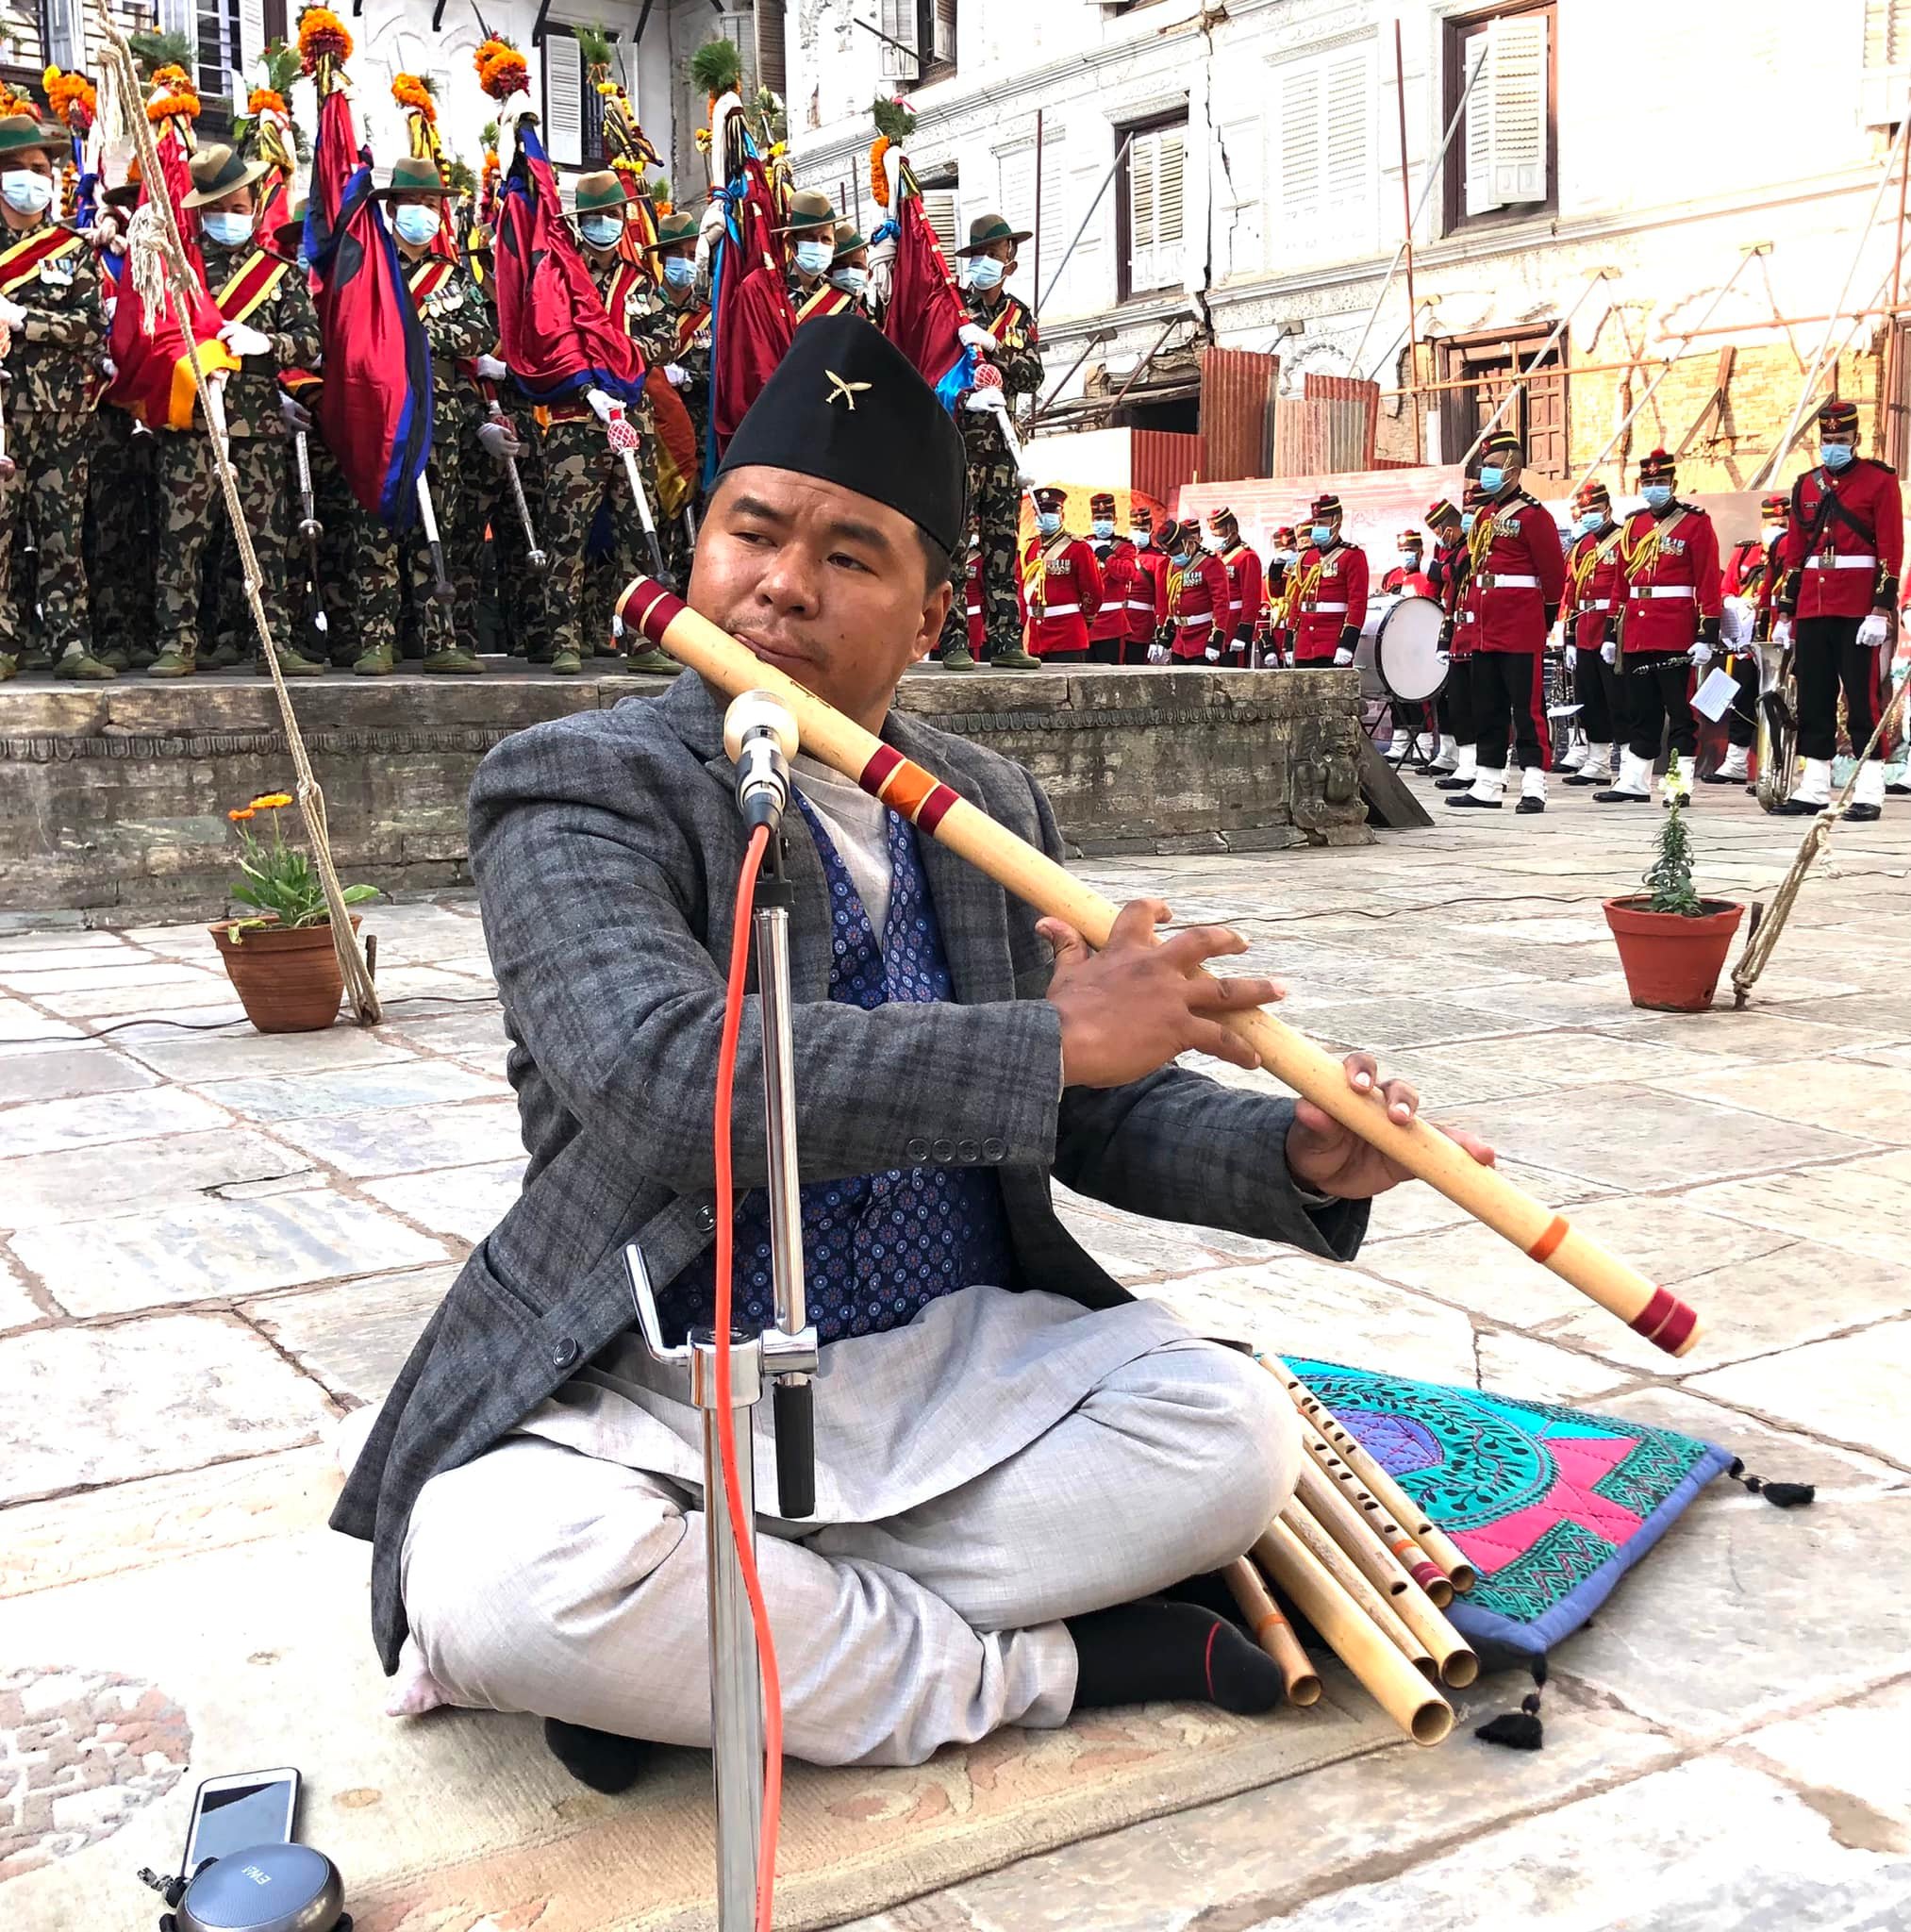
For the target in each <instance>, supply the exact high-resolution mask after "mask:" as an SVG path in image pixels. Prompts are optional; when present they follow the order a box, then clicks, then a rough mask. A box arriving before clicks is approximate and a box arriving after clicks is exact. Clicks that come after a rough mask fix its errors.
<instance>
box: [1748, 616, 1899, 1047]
mask: <svg viewBox="0 0 1911 1932" xmlns="http://www.w3.org/2000/svg"><path fill="white" fill-rule="evenodd" d="M1879 648H1880V649H1883V648H1885V647H1884V646H1882V645H1881V646H1880V647H1879ZM1906 691H1911V683H1905V684H1900V685H1899V686H1898V687H1897V689H1896V690H1895V691H1892V693H1891V696H1890V698H1889V700H1888V702H1887V703H1886V706H1885V708H1884V709H1883V711H1881V712H1880V713H1879V716H1878V727H1877V729H1876V730H1875V731H1873V732H1872V733H1871V736H1870V741H1869V742H1868V743H1867V744H1866V746H1865V749H1864V751H1863V752H1862V754H1860V756H1859V758H1858V759H1857V762H1856V763H1855V764H1853V767H1852V775H1851V776H1850V777H1849V778H1847V779H1846V780H1845V789H1844V790H1843V791H1840V792H1839V793H1838V795H1837V796H1836V798H1835V799H1833V800H1832V802H1831V803H1830V804H1829V805H1828V806H1826V807H1825V808H1824V809H1823V810H1822V811H1821V812H1820V813H1819V815H1818V817H1817V818H1815V819H1814V820H1813V821H1812V822H1811V830H1810V831H1808V832H1807V833H1806V834H1805V835H1804V841H1803V844H1801V845H1800V846H1799V848H1798V857H1797V858H1794V859H1793V860H1792V862H1791V870H1790V871H1789V872H1788V873H1786V875H1785V879H1784V882H1783V883H1782V884H1781V885H1780V886H1779V889H1778V891H1777V894H1776V896H1775V897H1774V898H1773V899H1772V902H1771V909H1770V911H1769V912H1767V913H1766V914H1765V915H1764V917H1763V918H1761V919H1755V920H1754V921H1753V927H1752V931H1751V933H1750V934H1749V935H1748V936H1747V938H1746V941H1745V945H1744V949H1743V950H1742V951H1741V952H1740V953H1739V955H1738V963H1737V965H1736V966H1735V967H1733V969H1732V1005H1733V1008H1734V1009H1735V1010H1737V1009H1740V1008H1743V1007H1744V1005H1745V1002H1746V1000H1747V999H1748V998H1749V997H1750V996H1751V993H1752V989H1753V986H1755V985H1756V984H1757V982H1758V975H1759V974H1761V973H1763V972H1764V971H1765V967H1766V962H1767V961H1768V960H1769V959H1770V958H1771V952H1772V948H1773V947H1774V946H1776V945H1777V944H1778V936H1779V934H1780V933H1782V932H1783V931H1784V930H1785V922H1786V918H1787V917H1788V916H1789V914H1790V912H1791V908H1792V907H1793V905H1794V904H1796V902H1797V900H1798V895H1799V891H1800V888H1801V887H1803V884H1804V879H1805V874H1807V873H1808V872H1810V870H1811V869H1812V867H1813V865H1814V864H1815V863H1816V862H1817V860H1818V856H1819V854H1820V852H1822V851H1823V850H1824V849H1825V847H1826V846H1827V845H1829V844H1830V843H1831V838H1832V827H1833V826H1834V825H1835V824H1837V822H1838V821H1839V820H1840V819H1841V818H1843V817H1844V815H1845V808H1846V807H1848V806H1849V805H1850V804H1851V802H1852V793H1853V791H1856V790H1857V785H1858V774H1859V773H1860V772H1862V771H1863V770H1864V769H1865V765H1866V763H1867V761H1868V760H1869V758H1870V757H1871V755H1872V753H1873V752H1875V751H1876V750H1877V748H1878V743H1879V741H1880V740H1881V739H1883V738H1884V736H1885V734H1886V731H1887V730H1888V729H1890V728H1891V721H1892V716H1893V714H1894V713H1895V712H1896V711H1898V710H1899V709H1900V708H1902V707H1903V703H1904V694H1905V692H1906Z"/></svg>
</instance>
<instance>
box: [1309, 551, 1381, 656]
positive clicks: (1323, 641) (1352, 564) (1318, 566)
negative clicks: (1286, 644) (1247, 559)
mask: <svg viewBox="0 0 1911 1932" xmlns="http://www.w3.org/2000/svg"><path fill="white" fill-rule="evenodd" d="M1294 569H1295V571H1296V573H1297V574H1298V578H1299V581H1298V583H1297V585H1296V587H1295V588H1296V591H1297V595H1296V596H1295V598H1294V662H1295V663H1296V664H1331V663H1333V661H1334V653H1335V652H1336V651H1338V649H1339V648H1340V632H1341V628H1342V626H1343V625H1353V627H1354V630H1356V631H1358V630H1359V628H1360V626H1361V625H1363V624H1365V623H1366V622H1367V553H1366V551H1364V550H1363V549H1361V548H1360V546H1359V545H1358V544H1357V543H1337V544H1335V545H1334V547H1333V548H1332V549H1331V550H1321V549H1318V548H1317V547H1316V546H1315V545H1313V544H1311V543H1310V544H1308V546H1307V547H1306V549H1304V551H1302V553H1301V560H1300V562H1299V563H1297V564H1296V565H1295V566H1294Z"/></svg>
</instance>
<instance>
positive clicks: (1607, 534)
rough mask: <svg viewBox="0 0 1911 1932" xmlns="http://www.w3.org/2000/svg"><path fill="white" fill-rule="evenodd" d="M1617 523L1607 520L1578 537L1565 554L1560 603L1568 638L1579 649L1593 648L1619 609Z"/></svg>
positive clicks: (1598, 647) (1604, 633) (1602, 642)
mask: <svg viewBox="0 0 1911 1932" xmlns="http://www.w3.org/2000/svg"><path fill="white" fill-rule="evenodd" d="M1620 534H1621V530H1620V525H1618V524H1608V525H1606V526H1605V528H1604V529H1603V530H1595V531H1593V533H1592V534H1591V535H1590V536H1589V537H1582V538H1580V539H1579V541H1577V542H1576V543H1574V544H1573V546H1572V548H1571V550H1570V551H1569V552H1568V553H1567V558H1566V602H1565V604H1564V606H1563V607H1562V608H1563V610H1564V612H1565V616H1566V622H1567V625H1568V627H1569V629H1570V633H1571V640H1572V642H1573V643H1574V644H1575V645H1577V646H1578V648H1579V649H1580V650H1582V651H1597V650H1599V649H1600V648H1601V646H1602V645H1604V642H1605V638H1606V631H1607V629H1608V627H1609V626H1610V625H1611V624H1612V620H1613V617H1614V615H1615V613H1616V612H1617V611H1618V609H1619V605H1618V602H1617V601H1616V600H1617V599H1618V596H1619V588H1620V571H1619V546H1620Z"/></svg>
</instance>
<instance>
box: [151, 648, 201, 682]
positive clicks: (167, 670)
mask: <svg viewBox="0 0 1911 1932" xmlns="http://www.w3.org/2000/svg"><path fill="white" fill-rule="evenodd" d="M193 670H194V665H193V662H192V653H191V651H181V650H178V649H176V648H174V646H173V645H171V644H168V645H167V647H166V648H165V649H164V650H163V651H161V652H160V653H159V655H158V657H157V658H154V659H153V661H152V662H151V663H150V664H148V665H147V666H146V675H147V676H148V677H191V675H192V673H193Z"/></svg>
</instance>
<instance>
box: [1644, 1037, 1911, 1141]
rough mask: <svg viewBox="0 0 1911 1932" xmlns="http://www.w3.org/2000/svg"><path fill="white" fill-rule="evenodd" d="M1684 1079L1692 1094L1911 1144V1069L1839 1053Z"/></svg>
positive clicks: (1787, 1118) (1869, 1138)
mask: <svg viewBox="0 0 1911 1932" xmlns="http://www.w3.org/2000/svg"><path fill="white" fill-rule="evenodd" d="M1681 1084H1682V1086H1683V1088H1684V1090H1685V1091H1687V1093H1691V1094H1694V1095H1698V1096H1702V1097H1703V1098H1706V1099H1711V1100H1722V1101H1725V1102H1727V1103H1728V1104H1729V1105H1731V1106H1733V1107H1742V1108H1748V1109H1749V1110H1751V1111H1753V1112H1754V1113H1757V1114H1761V1115H1770V1116H1772V1117H1774V1118H1776V1119H1778V1120H1784V1121H1802V1122H1804V1123H1806V1124H1809V1125H1812V1126H1818V1127H1831V1128H1834V1129H1836V1131H1837V1132H1839V1133H1845V1134H1856V1135H1859V1136H1861V1137H1862V1138H1863V1139H1865V1140H1867V1141H1891V1142H1894V1143H1896V1144H1899V1145H1903V1144H1906V1143H1911V1069H1907V1068H1903V1067H1880V1066H1872V1065H1868V1064H1863V1063H1859V1062H1854V1061H1852V1060H1849V1059H1843V1058H1836V1057H1834V1058H1830V1059H1809V1060H1779V1061H1775V1062H1772V1063H1771V1064H1769V1065H1766V1066H1758V1067H1741V1068H1737V1069H1735V1070H1734V1071H1732V1072H1730V1073H1720V1074H1709V1075H1706V1076H1704V1077H1703V1078H1700V1079H1695V1080H1687V1081H1684V1082H1682V1083H1681Z"/></svg>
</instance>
